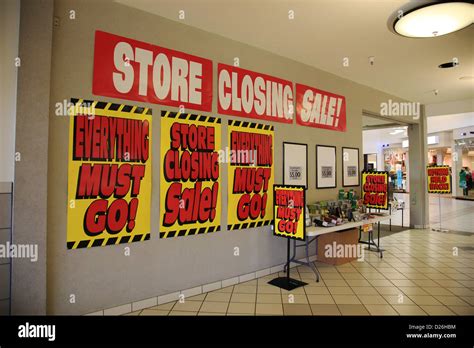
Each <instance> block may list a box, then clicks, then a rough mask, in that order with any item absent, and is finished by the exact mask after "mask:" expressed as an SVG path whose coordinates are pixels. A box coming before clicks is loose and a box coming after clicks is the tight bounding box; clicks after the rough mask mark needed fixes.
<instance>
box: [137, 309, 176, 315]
mask: <svg viewBox="0 0 474 348" xmlns="http://www.w3.org/2000/svg"><path fill="white" fill-rule="evenodd" d="M169 312H170V311H168V310H160V309H144V310H142V311H141V313H140V315H168V313H169Z"/></svg>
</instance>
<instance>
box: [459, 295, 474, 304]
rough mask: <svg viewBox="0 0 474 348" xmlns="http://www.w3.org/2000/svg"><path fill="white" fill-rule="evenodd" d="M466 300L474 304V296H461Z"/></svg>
mask: <svg viewBox="0 0 474 348" xmlns="http://www.w3.org/2000/svg"><path fill="white" fill-rule="evenodd" d="M460 297H461V299H463V300H464V301H465V302H467V303H469V304H470V305H471V306H474V297H473V296H460Z"/></svg>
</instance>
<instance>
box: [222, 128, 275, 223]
mask: <svg viewBox="0 0 474 348" xmlns="http://www.w3.org/2000/svg"><path fill="white" fill-rule="evenodd" d="M227 129H228V148H227V150H226V151H225V152H224V153H223V154H224V155H225V156H226V159H225V162H227V164H228V166H227V173H228V189H227V194H228V204H227V223H228V225H227V229H228V230H238V229H244V228H252V227H260V226H263V225H269V224H270V223H271V221H272V204H273V197H272V192H271V190H272V186H273V180H274V178H273V126H270V125H263V124H257V123H251V122H244V121H240V120H229V121H228V127H227ZM222 162H224V161H222Z"/></svg>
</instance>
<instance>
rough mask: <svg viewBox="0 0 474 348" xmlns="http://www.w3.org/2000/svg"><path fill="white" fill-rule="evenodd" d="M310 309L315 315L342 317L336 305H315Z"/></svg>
mask: <svg viewBox="0 0 474 348" xmlns="http://www.w3.org/2000/svg"><path fill="white" fill-rule="evenodd" d="M310 307H311V311H312V312H313V315H341V312H340V311H339V309H338V308H337V305H335V304H313V305H310Z"/></svg>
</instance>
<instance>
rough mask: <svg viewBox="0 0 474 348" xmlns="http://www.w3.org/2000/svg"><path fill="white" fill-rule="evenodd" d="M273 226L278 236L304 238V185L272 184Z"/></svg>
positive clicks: (274, 232)
mask: <svg viewBox="0 0 474 348" xmlns="http://www.w3.org/2000/svg"><path fill="white" fill-rule="evenodd" d="M273 195H274V197H273V199H274V208H273V209H274V210H273V214H274V221H275V222H274V228H273V234H274V235H275V236H279V237H286V238H292V239H297V240H305V238H306V225H305V221H306V220H305V214H306V213H305V202H306V200H305V188H304V186H286V185H274V186H273Z"/></svg>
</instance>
